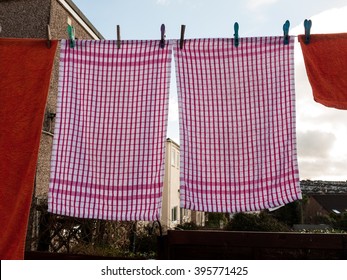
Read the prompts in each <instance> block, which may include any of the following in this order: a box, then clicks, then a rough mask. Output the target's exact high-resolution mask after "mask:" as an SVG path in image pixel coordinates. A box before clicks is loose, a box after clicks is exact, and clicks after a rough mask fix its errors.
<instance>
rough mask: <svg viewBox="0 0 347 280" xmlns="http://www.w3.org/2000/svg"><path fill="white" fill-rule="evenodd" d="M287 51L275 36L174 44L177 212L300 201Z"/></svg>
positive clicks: (250, 208)
mask: <svg viewBox="0 0 347 280" xmlns="http://www.w3.org/2000/svg"><path fill="white" fill-rule="evenodd" d="M293 46H294V40H293V38H291V39H290V44H289V45H284V44H283V38H282V37H262V38H242V39H240V45H239V46H238V47H235V46H234V43H233V39H193V40H185V43H184V48H183V49H180V47H179V42H177V44H175V46H174V53H175V61H176V75H177V87H178V99H179V113H180V139H181V140H180V141H181V164H180V166H181V183H180V184H181V191H180V196H181V207H184V208H189V209H193V210H199V211H207V212H229V213H232V212H243V211H256V210H260V209H266V208H273V207H277V206H280V205H284V204H286V203H289V202H292V201H294V200H297V199H299V198H301V191H300V187H299V172H298V166H297V154H296V134H295V111H294V110H295V108H294V107H295V100H294V64H293V58H294V56H293Z"/></svg>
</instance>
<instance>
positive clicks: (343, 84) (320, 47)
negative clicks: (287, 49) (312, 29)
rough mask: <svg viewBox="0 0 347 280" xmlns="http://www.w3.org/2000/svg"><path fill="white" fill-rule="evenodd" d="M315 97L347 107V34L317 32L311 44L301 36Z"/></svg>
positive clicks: (342, 107) (338, 107) (323, 102)
mask: <svg viewBox="0 0 347 280" xmlns="http://www.w3.org/2000/svg"><path fill="white" fill-rule="evenodd" d="M299 42H300V45H301V49H302V53H303V55H304V61H305V66H306V72H307V76H308V79H309V81H310V84H311V86H312V91H313V96H314V100H315V101H316V102H319V103H321V104H323V105H325V106H328V107H334V108H337V109H347V33H340V34H314V35H311V40H310V43H309V44H307V45H306V44H305V36H304V35H300V36H299Z"/></svg>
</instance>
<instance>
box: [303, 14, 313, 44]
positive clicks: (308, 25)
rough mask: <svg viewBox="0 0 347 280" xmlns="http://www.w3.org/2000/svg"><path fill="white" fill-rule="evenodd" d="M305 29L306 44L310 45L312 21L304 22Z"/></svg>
mask: <svg viewBox="0 0 347 280" xmlns="http://www.w3.org/2000/svg"><path fill="white" fill-rule="evenodd" d="M304 27H305V44H306V45H307V44H309V43H310V39H311V34H310V33H311V27H312V20H307V19H305V21H304Z"/></svg>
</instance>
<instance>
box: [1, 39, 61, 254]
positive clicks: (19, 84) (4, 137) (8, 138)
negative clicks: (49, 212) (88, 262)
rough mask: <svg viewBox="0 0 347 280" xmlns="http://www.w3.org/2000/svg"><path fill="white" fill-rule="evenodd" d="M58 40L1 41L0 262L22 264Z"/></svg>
mask: <svg viewBox="0 0 347 280" xmlns="http://www.w3.org/2000/svg"><path fill="white" fill-rule="evenodd" d="M56 48H57V41H52V46H51V48H50V49H48V48H47V46H46V40H32V39H0V225H1V233H0V259H2V260H4V259H23V258H24V244H25V236H26V230H27V224H28V217H29V209H30V203H31V197H32V192H33V186H34V177H35V169H36V163H37V156H38V149H39V144H40V136H41V129H42V121H43V116H44V110H45V105H46V100H47V93H48V88H49V84H50V75H51V71H52V65H53V60H54V55H55V51H56Z"/></svg>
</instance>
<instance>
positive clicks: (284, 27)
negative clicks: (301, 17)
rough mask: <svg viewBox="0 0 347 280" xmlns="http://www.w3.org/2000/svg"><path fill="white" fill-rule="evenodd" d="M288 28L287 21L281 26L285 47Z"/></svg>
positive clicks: (287, 38) (287, 41) (287, 39)
mask: <svg viewBox="0 0 347 280" xmlns="http://www.w3.org/2000/svg"><path fill="white" fill-rule="evenodd" d="M289 26H290V22H289V20H287V21H286V22H285V23H284V24H283V37H284V39H283V43H284V44H285V45H289Z"/></svg>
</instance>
